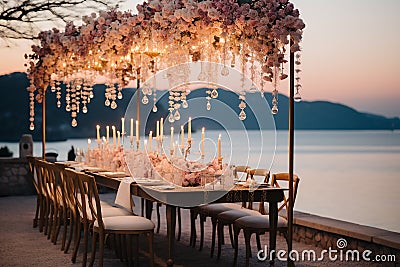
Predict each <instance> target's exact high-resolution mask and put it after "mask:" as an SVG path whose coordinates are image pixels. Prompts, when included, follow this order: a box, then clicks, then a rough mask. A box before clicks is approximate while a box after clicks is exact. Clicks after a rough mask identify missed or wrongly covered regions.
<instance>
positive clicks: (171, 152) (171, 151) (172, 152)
mask: <svg viewBox="0 0 400 267" xmlns="http://www.w3.org/2000/svg"><path fill="white" fill-rule="evenodd" d="M174 152H175V149H170V150H169V154H170V156H171V157H172V156H173V155H174Z"/></svg>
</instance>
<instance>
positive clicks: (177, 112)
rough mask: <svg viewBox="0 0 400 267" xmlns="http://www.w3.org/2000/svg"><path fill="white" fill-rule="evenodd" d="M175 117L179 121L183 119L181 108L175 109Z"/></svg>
mask: <svg viewBox="0 0 400 267" xmlns="http://www.w3.org/2000/svg"><path fill="white" fill-rule="evenodd" d="M174 119H175V120H176V121H179V120H180V119H181V114H180V113H179V110H177V111H175V115H174Z"/></svg>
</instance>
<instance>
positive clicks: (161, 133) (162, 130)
mask: <svg viewBox="0 0 400 267" xmlns="http://www.w3.org/2000/svg"><path fill="white" fill-rule="evenodd" d="M163 135H164V118H161V120H160V138H161V140H163Z"/></svg>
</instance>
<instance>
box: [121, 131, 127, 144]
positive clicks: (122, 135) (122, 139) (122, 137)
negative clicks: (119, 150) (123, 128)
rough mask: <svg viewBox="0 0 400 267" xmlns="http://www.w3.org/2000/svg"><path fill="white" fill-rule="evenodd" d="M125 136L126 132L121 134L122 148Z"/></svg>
mask: <svg viewBox="0 0 400 267" xmlns="http://www.w3.org/2000/svg"><path fill="white" fill-rule="evenodd" d="M125 134H126V133H125V132H123V133H121V146H122V147H124V135H125Z"/></svg>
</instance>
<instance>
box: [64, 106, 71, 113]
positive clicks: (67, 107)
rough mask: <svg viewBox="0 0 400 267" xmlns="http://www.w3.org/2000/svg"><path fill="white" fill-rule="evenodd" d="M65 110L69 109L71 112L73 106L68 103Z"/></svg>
mask: <svg viewBox="0 0 400 267" xmlns="http://www.w3.org/2000/svg"><path fill="white" fill-rule="evenodd" d="M65 110H66V111H67V112H70V111H71V106H70V105H69V104H68V105H66V106H65Z"/></svg>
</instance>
